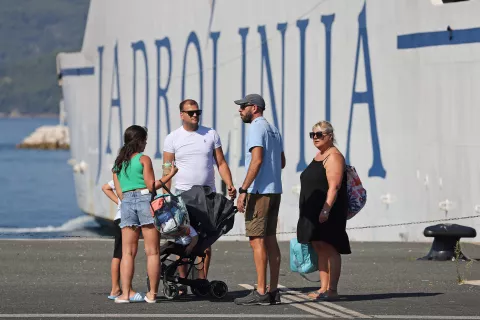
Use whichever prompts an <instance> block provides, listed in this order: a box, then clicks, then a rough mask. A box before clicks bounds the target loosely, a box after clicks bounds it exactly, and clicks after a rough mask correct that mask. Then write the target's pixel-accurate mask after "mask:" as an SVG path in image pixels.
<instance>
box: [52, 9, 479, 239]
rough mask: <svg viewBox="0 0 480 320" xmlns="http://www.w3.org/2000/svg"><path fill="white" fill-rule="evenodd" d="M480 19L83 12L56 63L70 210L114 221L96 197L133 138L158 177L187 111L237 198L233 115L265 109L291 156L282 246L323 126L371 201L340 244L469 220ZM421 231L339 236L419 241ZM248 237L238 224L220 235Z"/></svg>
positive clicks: (435, 13)
mask: <svg viewBox="0 0 480 320" xmlns="http://www.w3.org/2000/svg"><path fill="white" fill-rule="evenodd" d="M479 13H480V2H479V1H467V2H460V3H454V4H440V5H434V4H433V3H432V1H430V0H367V1H364V0H336V1H332V0H331V1H293V0H292V1H287V0H283V1H279V0H263V1H261V2H259V1H250V0H247V1H207V0H202V1H199V0H197V1H193V0H189V1H153V0H151V1H146V0H145V1H141V2H138V1H126V0H124V1H119V0H102V1H92V2H91V5H90V11H89V15H88V21H87V26H86V30H85V37H84V43H83V47H82V50H81V52H78V53H61V54H59V56H58V65H59V70H60V72H61V74H62V88H63V97H64V101H65V106H66V109H67V115H68V124H69V126H70V130H71V132H70V133H71V153H72V159H73V162H74V163H76V165H75V166H74V167H75V173H74V175H75V189H76V195H77V201H78V205H79V206H80V208H81V209H82V210H83V211H84V212H86V213H87V214H90V215H93V216H95V217H98V218H103V219H106V220H111V219H113V217H114V215H115V210H116V208H115V205H114V204H113V203H111V202H110V201H109V200H108V199H107V198H106V197H105V195H104V194H103V193H102V192H101V185H102V184H104V183H106V182H107V181H108V180H110V179H111V178H112V174H111V167H112V164H113V162H114V159H115V157H116V154H117V152H118V149H119V148H120V146H121V145H122V139H123V137H122V133H123V131H124V130H125V129H126V128H127V127H128V126H129V125H131V124H140V125H146V126H148V128H149V140H148V145H147V149H146V153H147V154H149V155H151V156H152V158H153V159H154V167H155V173H156V175H159V174H160V172H161V163H162V158H161V156H162V151H163V149H162V148H163V141H164V139H165V137H166V135H167V134H168V133H169V131H171V130H174V129H176V128H177V127H179V126H180V118H179V112H178V104H179V102H180V101H181V100H182V99H184V98H192V99H195V100H197V101H198V102H199V103H200V106H201V108H202V109H203V110H204V113H203V115H202V124H203V125H206V126H212V127H214V128H215V129H216V130H217V131H218V132H219V134H220V137H221V139H222V143H223V149H224V151H225V152H226V155H227V159H228V162H229V165H230V168H231V170H232V174H233V176H234V182H235V185H236V186H237V187H238V186H240V184H241V183H242V181H243V178H244V175H245V167H244V166H243V158H244V147H243V145H244V127H243V126H244V125H243V124H242V123H241V120H240V118H239V116H238V112H237V107H236V106H235V105H234V104H233V100H235V99H238V98H241V97H243V96H244V95H245V94H247V93H261V94H263V96H264V98H265V100H266V103H267V109H266V117H267V119H268V120H269V121H270V122H272V123H274V124H275V125H276V126H277V127H278V128H279V129H280V131H281V132H282V134H283V137H284V141H285V153H286V158H287V166H286V168H285V170H284V171H283V176H282V177H283V188H284V194H283V196H282V204H281V212H280V218H279V225H278V232H280V233H282V234H281V235H280V236H279V238H280V239H290V238H291V237H294V236H295V231H296V223H297V217H298V193H297V192H298V187H299V176H300V173H301V171H302V170H303V169H304V168H305V167H306V166H307V165H308V163H309V162H310V161H311V159H312V158H313V157H314V155H315V153H316V149H315V148H314V147H313V145H312V142H311V141H310V139H309V138H308V132H310V131H311V127H312V125H313V124H314V123H316V122H317V121H319V120H323V119H328V120H330V121H331V122H332V124H333V125H334V128H335V131H336V137H337V141H338V147H339V149H340V150H342V152H343V153H344V154H345V156H346V158H347V160H348V161H349V163H350V164H352V165H354V166H355V167H356V168H357V171H358V173H359V175H360V177H361V178H362V180H363V183H364V186H365V187H366V189H367V190H368V203H367V205H366V207H365V208H364V209H363V211H362V212H361V213H360V214H359V215H358V216H357V217H355V218H354V219H352V220H350V221H349V222H348V227H349V228H354V227H361V226H375V225H385V224H400V223H409V222H415V221H425V220H438V219H444V218H455V217H465V216H473V215H478V214H480V161H479V160H480V147H479V142H478V137H479V136H480V128H479V126H478V125H477V122H478V119H480V107H479V102H480V90H477V89H476V88H478V87H480V77H479V76H477V75H479V74H480V64H479V63H478V59H479V58H478V57H480V43H479V42H480V29H479V28H478V27H479V26H480V24H479V22H478V14H479ZM448 26H450V28H451V29H453V31H452V32H449V31H447V27H448ZM216 179H217V185H218V188H219V189H220V188H221V186H220V177H219V176H218V173H217V176H216ZM456 223H460V224H463V225H468V226H471V227H475V228H477V227H480V220H479V219H478V218H476V219H465V220H460V221H458V222H456ZM430 224H432V223H430ZM430 224H413V225H406V226H396V227H382V228H372V229H353V230H349V235H350V238H351V239H352V240H357V241H423V240H425V238H424V236H423V229H424V228H425V227H426V226H428V225H430ZM243 232H244V223H243V216H242V215H241V214H238V215H237V220H236V223H235V226H234V229H233V230H232V231H231V232H230V233H231V234H242V233H243ZM283 233H284V234H283ZM224 238H225V239H245V237H243V236H238V237H230V238H228V237H224Z"/></svg>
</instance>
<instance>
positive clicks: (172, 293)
mask: <svg viewBox="0 0 480 320" xmlns="http://www.w3.org/2000/svg"><path fill="white" fill-rule="evenodd" d="M163 294H164V295H165V298H167V299H168V300H173V299H175V298H176V297H178V287H177V286H176V285H174V284H168V285H166V286H164V287H163Z"/></svg>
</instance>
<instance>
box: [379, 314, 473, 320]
mask: <svg viewBox="0 0 480 320" xmlns="http://www.w3.org/2000/svg"><path fill="white" fill-rule="evenodd" d="M372 317H374V318H380V319H431V320H443V319H445V320H480V316H415V315H409V314H406V315H374V316H372Z"/></svg>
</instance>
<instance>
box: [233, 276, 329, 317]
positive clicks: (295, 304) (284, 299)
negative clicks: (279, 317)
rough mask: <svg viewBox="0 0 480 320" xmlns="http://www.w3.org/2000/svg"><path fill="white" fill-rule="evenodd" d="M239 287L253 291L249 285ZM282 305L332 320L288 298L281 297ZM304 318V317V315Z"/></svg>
mask: <svg viewBox="0 0 480 320" xmlns="http://www.w3.org/2000/svg"><path fill="white" fill-rule="evenodd" d="M239 286H240V287H243V288H245V289H247V290H253V289H254V287H253V286H251V285H249V284H239ZM282 304H288V305H291V306H292V307H295V308H297V309H300V310H303V311H305V312H308V313H310V314H313V315H315V316H317V317H322V318H333V317H332V316H331V315H329V314H326V313H323V312H320V311H317V310H315V309H313V308H310V307H307V306H305V305H302V304H297V303H294V301H293V300H290V299H288V298H284V297H283V296H282ZM305 316H306V315H305Z"/></svg>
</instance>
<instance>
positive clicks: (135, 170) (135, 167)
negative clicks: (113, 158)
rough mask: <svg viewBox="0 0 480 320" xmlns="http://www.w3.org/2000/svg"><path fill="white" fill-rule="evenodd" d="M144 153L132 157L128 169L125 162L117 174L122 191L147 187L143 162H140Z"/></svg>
mask: <svg viewBox="0 0 480 320" xmlns="http://www.w3.org/2000/svg"><path fill="white" fill-rule="evenodd" d="M142 155H143V154H142V153H138V154H136V155H135V156H134V157H133V158H132V159H130V164H129V165H128V168H127V169H126V170H125V162H124V163H123V165H122V170H120V172H119V173H118V174H117V178H118V182H120V187H121V188H122V192H127V191H131V190H135V189H146V188H147V186H146V185H145V181H144V180H143V164H142V163H141V162H140V157H141V156H142Z"/></svg>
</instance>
